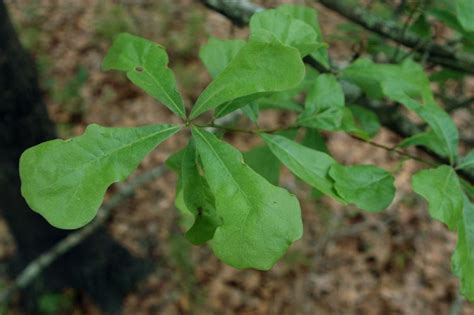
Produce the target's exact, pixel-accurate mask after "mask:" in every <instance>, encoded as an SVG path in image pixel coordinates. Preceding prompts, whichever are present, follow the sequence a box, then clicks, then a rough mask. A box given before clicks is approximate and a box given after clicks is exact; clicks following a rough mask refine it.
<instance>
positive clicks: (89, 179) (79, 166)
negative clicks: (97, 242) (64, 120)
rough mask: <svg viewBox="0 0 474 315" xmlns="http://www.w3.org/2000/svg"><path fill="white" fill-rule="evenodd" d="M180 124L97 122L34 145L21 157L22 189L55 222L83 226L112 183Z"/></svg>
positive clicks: (35, 207)
mask: <svg viewBox="0 0 474 315" xmlns="http://www.w3.org/2000/svg"><path fill="white" fill-rule="evenodd" d="M179 129H180V127H179V126H173V125H150V126H144V127H137V128H106V127H101V126H99V125H95V124H93V125H89V126H88V127H87V129H86V131H85V132H84V134H83V135H81V136H79V137H76V138H72V139H69V140H59V139H56V140H51V141H47V142H44V143H41V144H39V145H36V146H34V147H31V148H29V149H28V150H26V151H25V152H24V153H23V154H22V156H21V158H20V177H21V193H22V195H23V197H25V199H26V201H27V203H28V205H29V206H30V207H31V209H33V210H34V211H36V212H38V213H39V214H41V215H42V216H43V217H44V218H45V219H46V220H47V221H48V222H49V223H51V225H53V226H55V227H58V228H62V229H75V228H79V227H81V226H84V225H85V224H87V223H88V222H89V221H91V220H92V219H93V218H94V216H95V215H96V213H97V209H98V208H99V206H100V204H101V202H102V199H103V198H104V194H105V191H106V190H107V188H108V187H109V186H110V185H111V184H112V183H115V182H119V181H122V180H124V179H125V178H126V177H127V176H129V175H130V173H131V172H133V170H135V168H136V167H137V166H138V164H139V163H140V161H141V160H142V159H143V158H144V157H145V155H147V154H148V153H149V152H150V151H151V150H153V148H155V147H156V146H157V145H158V144H160V143H161V142H163V141H164V140H166V139H167V138H169V137H170V136H172V135H173V134H175V133H176V132H177V131H178V130H179Z"/></svg>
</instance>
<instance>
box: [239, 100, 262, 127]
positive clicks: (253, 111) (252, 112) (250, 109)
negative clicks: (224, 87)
mask: <svg viewBox="0 0 474 315" xmlns="http://www.w3.org/2000/svg"><path fill="white" fill-rule="evenodd" d="M259 111H260V108H259V107H258V104H257V103H250V104H248V105H246V106H244V107H242V112H243V113H244V114H245V115H247V117H248V118H249V119H250V120H251V121H252V122H253V123H256V122H257V121H258V115H259Z"/></svg>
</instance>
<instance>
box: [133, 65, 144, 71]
mask: <svg viewBox="0 0 474 315" xmlns="http://www.w3.org/2000/svg"><path fill="white" fill-rule="evenodd" d="M135 71H136V72H143V68H142V67H140V66H136V67H135Z"/></svg>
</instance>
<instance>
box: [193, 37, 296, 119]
mask: <svg viewBox="0 0 474 315" xmlns="http://www.w3.org/2000/svg"><path fill="white" fill-rule="evenodd" d="M304 73H305V68H304V64H303V62H302V60H301V57H300V55H299V53H298V51H297V50H296V49H295V48H292V47H288V46H284V45H283V44H280V43H277V42H271V43H261V42H255V41H250V42H249V43H247V44H246V45H245V46H244V47H242V48H241V49H240V51H239V52H238V53H237V55H236V56H235V58H234V59H233V60H232V61H231V63H230V64H229V65H228V66H227V68H225V69H224V70H223V71H222V72H221V73H220V74H219V75H218V76H217V77H216V78H215V79H214V80H213V81H212V82H211V83H210V84H209V85H208V86H207V88H206V89H205V90H204V91H203V92H202V94H201V95H200V96H199V98H198V99H197V101H196V103H195V105H194V107H193V110H192V112H191V115H190V118H191V119H193V118H196V117H197V116H199V115H200V114H202V113H203V112H205V111H207V110H209V109H212V108H215V107H217V106H219V105H221V104H224V103H227V102H229V101H232V100H234V99H237V98H242V97H244V96H249V95H252V94H255V98H258V97H260V95H259V94H263V93H265V92H277V91H283V90H288V89H291V88H294V87H296V86H298V84H299V83H300V82H301V81H302V80H303V78H304ZM247 101H248V102H249V101H251V99H247ZM243 105H245V103H244V104H243Z"/></svg>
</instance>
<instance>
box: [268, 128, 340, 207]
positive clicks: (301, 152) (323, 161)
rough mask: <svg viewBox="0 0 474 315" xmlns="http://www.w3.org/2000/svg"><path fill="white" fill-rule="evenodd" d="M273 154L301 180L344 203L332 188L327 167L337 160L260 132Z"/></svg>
mask: <svg viewBox="0 0 474 315" xmlns="http://www.w3.org/2000/svg"><path fill="white" fill-rule="evenodd" d="M260 136H261V137H262V139H263V140H265V142H266V143H267V145H268V147H269V148H270V150H272V152H273V154H275V155H276V157H277V158H278V159H279V160H280V161H281V162H282V163H283V164H284V165H285V166H286V167H288V169H289V170H290V171H291V172H292V173H293V174H295V175H296V176H298V178H300V179H301V180H303V181H305V182H306V183H308V184H309V185H311V186H313V187H314V188H317V189H318V190H320V191H321V192H323V193H324V194H325V195H328V196H331V197H333V198H334V199H336V200H338V201H340V202H342V203H344V200H342V199H341V198H340V197H339V196H338V194H337V193H336V191H335V190H334V187H333V185H334V181H333V180H332V179H331V178H330V177H329V174H328V172H329V168H330V167H331V166H332V165H334V164H336V163H337V162H336V161H335V160H334V159H333V158H332V157H331V156H329V155H328V154H326V153H324V152H320V151H316V150H313V149H310V148H308V147H305V146H304V145H301V144H299V143H297V142H294V141H292V140H290V139H287V138H285V137H283V136H280V135H271V134H260Z"/></svg>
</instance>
